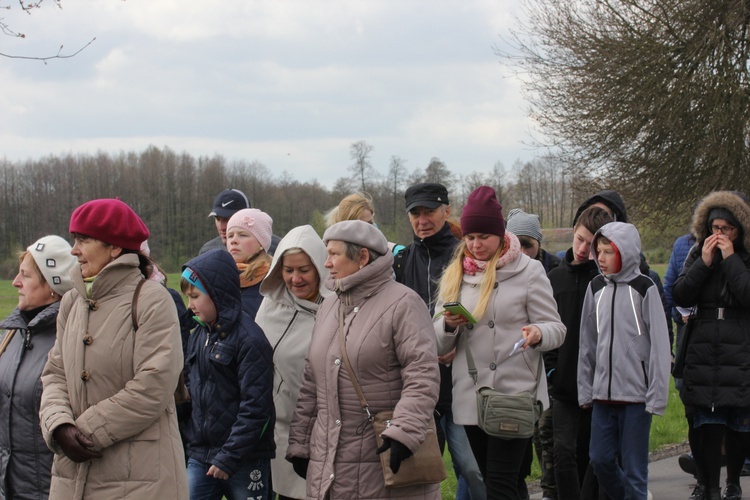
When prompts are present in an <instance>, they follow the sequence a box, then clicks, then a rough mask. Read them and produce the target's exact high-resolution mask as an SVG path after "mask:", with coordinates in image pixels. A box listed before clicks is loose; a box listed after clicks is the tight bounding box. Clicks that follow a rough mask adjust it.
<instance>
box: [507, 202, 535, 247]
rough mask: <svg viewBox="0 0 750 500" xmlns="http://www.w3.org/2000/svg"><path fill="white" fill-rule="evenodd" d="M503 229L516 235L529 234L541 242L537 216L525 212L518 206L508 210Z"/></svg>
mask: <svg viewBox="0 0 750 500" xmlns="http://www.w3.org/2000/svg"><path fill="white" fill-rule="evenodd" d="M505 229H507V230H508V231H510V232H511V233H513V234H515V235H516V236H530V237H532V238H534V239H535V240H537V241H538V242H539V243H541V242H542V226H541V225H540V224H539V216H538V215H536V214H527V213H526V212H524V211H523V210H521V209H520V208H514V209H513V210H511V211H510V212H508V220H507V221H506V222H505Z"/></svg>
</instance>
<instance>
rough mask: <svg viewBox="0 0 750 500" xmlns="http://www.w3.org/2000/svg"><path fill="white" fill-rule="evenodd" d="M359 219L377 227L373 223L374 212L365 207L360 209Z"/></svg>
mask: <svg viewBox="0 0 750 500" xmlns="http://www.w3.org/2000/svg"><path fill="white" fill-rule="evenodd" d="M359 220H361V221H362V222H367V223H368V224H372V225H374V226H375V227H377V224H375V214H373V213H372V210H370V209H368V208H365V209H364V210H362V213H361V214H360V216H359Z"/></svg>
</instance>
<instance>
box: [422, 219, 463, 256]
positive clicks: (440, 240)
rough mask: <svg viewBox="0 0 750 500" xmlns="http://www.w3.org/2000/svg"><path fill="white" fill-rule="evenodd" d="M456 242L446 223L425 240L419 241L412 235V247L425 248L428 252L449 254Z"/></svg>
mask: <svg viewBox="0 0 750 500" xmlns="http://www.w3.org/2000/svg"><path fill="white" fill-rule="evenodd" d="M457 241H458V240H457V239H456V237H455V236H453V233H452V232H451V226H450V224H448V223H447V222H446V223H445V225H443V228H442V229H441V230H440V231H438V232H437V233H435V234H433V235H432V236H428V237H427V238H425V239H421V238H420V237H419V236H417V235H416V234H415V235H414V245H415V246H416V247H417V248H425V249H428V250H429V251H430V252H435V253H440V252H443V251H446V250H447V251H448V252H450V251H451V250H453V247H454V246H456V242H457Z"/></svg>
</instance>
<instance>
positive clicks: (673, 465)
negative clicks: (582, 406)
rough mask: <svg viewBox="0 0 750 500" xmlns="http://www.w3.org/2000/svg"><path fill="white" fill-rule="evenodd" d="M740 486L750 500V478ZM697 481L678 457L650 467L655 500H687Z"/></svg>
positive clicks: (536, 494)
mask: <svg viewBox="0 0 750 500" xmlns="http://www.w3.org/2000/svg"><path fill="white" fill-rule="evenodd" d="M725 476H726V469H725V468H722V469H721V484H722V487H723V486H724V480H725ZM741 481H742V483H743V484H741V485H740V486H742V487H743V490H745V495H744V497H743V498H750V478H748V477H743V478H741ZM694 485H695V480H694V479H693V477H692V476H689V475H687V474H685V473H684V472H682V469H680V466H679V464H678V463H677V455H675V456H672V457H668V458H664V459H661V460H655V461H653V462H651V463H650V464H649V466H648V489H649V491H651V494H652V495H653V497H654V500H687V498H688V497H689V496H690V493H691V492H692V491H693V486H694ZM531 498H532V499H535V500H540V499H541V498H542V494H541V493H535V494H533V495H531Z"/></svg>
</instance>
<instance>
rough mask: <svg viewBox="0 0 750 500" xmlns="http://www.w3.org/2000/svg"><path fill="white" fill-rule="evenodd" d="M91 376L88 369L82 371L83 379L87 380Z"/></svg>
mask: <svg viewBox="0 0 750 500" xmlns="http://www.w3.org/2000/svg"><path fill="white" fill-rule="evenodd" d="M90 378H91V375H90V374H89V371H88V370H83V371H82V372H81V380H83V381H84V382H86V381H87V380H88V379H90Z"/></svg>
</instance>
